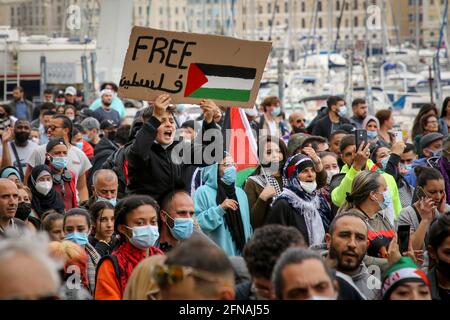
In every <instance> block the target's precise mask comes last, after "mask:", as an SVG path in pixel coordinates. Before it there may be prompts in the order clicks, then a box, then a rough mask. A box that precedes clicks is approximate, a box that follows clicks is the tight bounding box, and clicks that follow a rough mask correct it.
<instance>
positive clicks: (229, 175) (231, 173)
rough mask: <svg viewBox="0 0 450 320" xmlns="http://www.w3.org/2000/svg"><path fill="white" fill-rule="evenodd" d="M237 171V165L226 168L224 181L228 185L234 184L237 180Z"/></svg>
mask: <svg viewBox="0 0 450 320" xmlns="http://www.w3.org/2000/svg"><path fill="white" fill-rule="evenodd" d="M236 176H237V171H236V167H229V168H226V169H225V171H224V172H223V177H222V181H223V182H224V183H225V184H227V185H232V184H234V183H235V182H236Z"/></svg>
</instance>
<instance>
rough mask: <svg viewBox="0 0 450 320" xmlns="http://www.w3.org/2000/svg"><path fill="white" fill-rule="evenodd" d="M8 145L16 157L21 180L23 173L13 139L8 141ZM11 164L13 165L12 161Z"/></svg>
mask: <svg viewBox="0 0 450 320" xmlns="http://www.w3.org/2000/svg"><path fill="white" fill-rule="evenodd" d="M10 146H11V149H12V151H13V153H14V157H15V158H16V163H17V166H18V168H17V169H19V170H17V171H19V175H20V179H21V180H22V181H23V179H24V174H23V168H22V162H20V157H19V153H18V152H17V149H16V145H15V143H14V141H11V142H10ZM13 165H14V163H13Z"/></svg>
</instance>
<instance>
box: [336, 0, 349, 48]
mask: <svg viewBox="0 0 450 320" xmlns="http://www.w3.org/2000/svg"><path fill="white" fill-rule="evenodd" d="M338 1H339V0H338ZM344 7H345V0H343V1H342V7H341V12H340V14H339V18H338V22H337V31H336V41H335V42H334V50H337V45H338V40H339V32H340V31H341V23H342V17H343V15H344ZM350 24H351V25H352V26H353V20H352V22H351V23H350ZM351 35H353V32H352V33H351Z"/></svg>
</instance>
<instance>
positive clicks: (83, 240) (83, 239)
mask: <svg viewBox="0 0 450 320" xmlns="http://www.w3.org/2000/svg"><path fill="white" fill-rule="evenodd" d="M64 240H68V241H72V242H75V243H76V244H78V245H80V246H85V245H86V244H87V243H88V242H89V241H88V235H87V234H86V233H84V232H83V233H82V232H72V233H69V234H66V235H65V237H64Z"/></svg>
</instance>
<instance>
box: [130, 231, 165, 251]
mask: <svg viewBox="0 0 450 320" xmlns="http://www.w3.org/2000/svg"><path fill="white" fill-rule="evenodd" d="M125 227H126V228H127V229H130V230H132V231H133V236H132V237H131V238H129V240H130V243H131V244H132V245H133V246H135V247H136V248H138V249H141V250H147V249H148V248H150V247H151V246H153V245H155V242H156V240H158V238H159V231H158V227H157V226H152V225H146V226H142V227H133V228H130V227H128V226H125Z"/></svg>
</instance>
